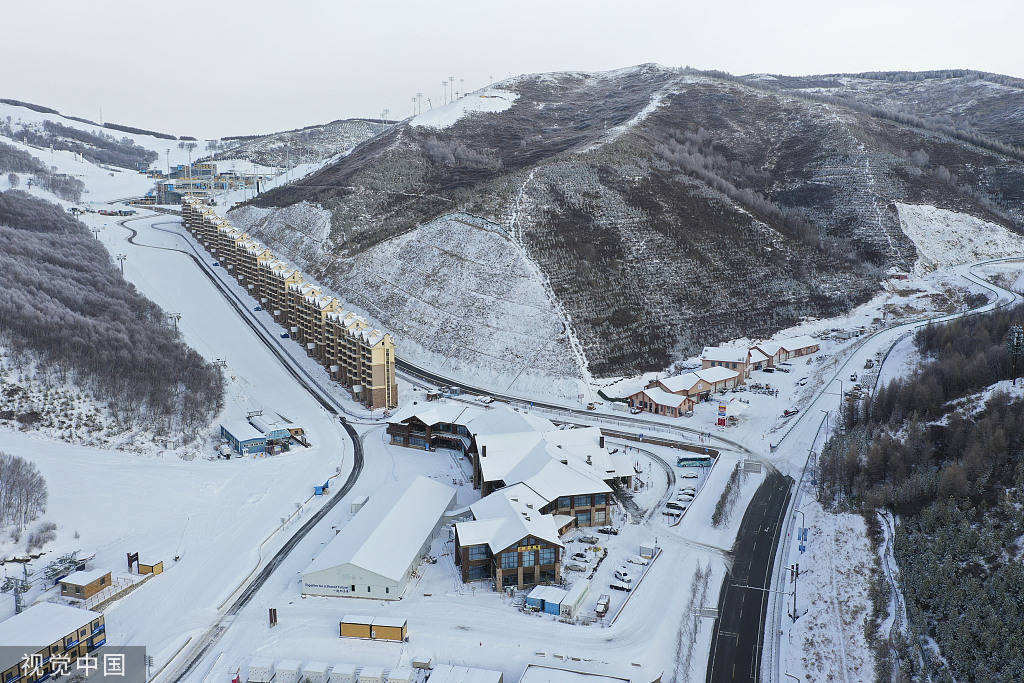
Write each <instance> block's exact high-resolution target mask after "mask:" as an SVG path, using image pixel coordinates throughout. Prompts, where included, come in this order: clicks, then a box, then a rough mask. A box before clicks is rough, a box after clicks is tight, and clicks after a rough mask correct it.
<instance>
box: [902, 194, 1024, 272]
mask: <svg viewBox="0 0 1024 683" xmlns="http://www.w3.org/2000/svg"><path fill="white" fill-rule="evenodd" d="M896 209H897V210H898V211H899V216H900V228H902V230H903V232H904V234H906V236H907V237H909V238H910V239H911V241H913V243H914V246H915V247H917V253H918V256H919V258H918V260H917V262H916V263H915V264H914V270H915V272H917V273H918V274H921V273H923V272H927V271H928V270H932V269H934V268H938V267H941V266H951V265H956V264H958V263H969V262H973V261H978V260H981V259H985V258H997V257H1000V256H1016V255H1020V256H1024V237H1022V236H1021V235H1019V234H1017V233H1014V232H1010V231H1009V230H1008V229H1006V228H1004V227H1003V226H1001V225H998V224H997V223H991V222H989V221H986V220H982V219H981V218H977V217H975V216H971V215H968V214H965V213H958V212H956V211H949V210H947V209H939V208H936V207H934V206H929V205H927V204H921V205H914V204H903V203H900V202H897V203H896Z"/></svg>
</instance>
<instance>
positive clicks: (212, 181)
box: [139, 161, 271, 204]
mask: <svg viewBox="0 0 1024 683" xmlns="http://www.w3.org/2000/svg"><path fill="white" fill-rule="evenodd" d="M142 172H143V173H145V174H146V175H147V176H148V177H150V178H155V179H156V181H157V183H156V187H155V188H154V189H152V190H150V191H149V192H147V193H146V196H145V197H144V198H143V199H142V200H140V201H139V203H140V204H179V203H181V200H182V199H183V198H184V197H186V196H194V197H197V198H199V199H201V200H202V201H203V202H204V203H208V202H209V199H210V197H211V194H212V193H213V192H216V191H222V192H227V191H230V190H242V189H248V188H253V187H256V186H257V185H258V184H259V183H261V182H263V181H266V180H268V179H269V178H270V177H271V176H269V175H267V174H266V173H240V172H238V171H235V170H227V171H224V170H222V171H218V170H217V164H216V162H213V161H197V162H195V163H192V164H178V165H176V166H172V167H171V169H170V172H169V173H164V172H162V171H159V170H156V169H147V170H145V171H142Z"/></svg>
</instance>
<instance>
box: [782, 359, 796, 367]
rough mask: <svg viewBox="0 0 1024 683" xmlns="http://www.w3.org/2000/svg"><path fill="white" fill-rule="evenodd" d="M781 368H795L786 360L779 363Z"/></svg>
mask: <svg viewBox="0 0 1024 683" xmlns="http://www.w3.org/2000/svg"><path fill="white" fill-rule="evenodd" d="M779 367H780V368H791V367H793V364H792V363H790V362H789V361H788V360H784V361H782V362H781V363H779Z"/></svg>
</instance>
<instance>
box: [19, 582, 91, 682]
mask: <svg viewBox="0 0 1024 683" xmlns="http://www.w3.org/2000/svg"><path fill="white" fill-rule="evenodd" d="M107 576H109V574H107ZM106 641H107V629H106V624H105V623H104V621H103V615H102V614H100V613H99V612H92V611H90V610H84V609H79V608H77V607H69V606H67V605H58V604H57V603H53V602H41V603H39V604H36V605H33V606H31V607H29V608H28V609H26V610H25V611H24V612H21V613H19V614H15V615H14V616H13V617H11V618H9V619H6V620H4V621H2V622H0V644H2V645H8V646H10V645H16V646H19V647H17V648H15V647H5V648H0V681H4V682H5V683H6V682H7V681H12V682H13V681H18V682H19V683H22V682H24V683H31V682H32V681H42V680H46V679H47V678H50V677H51V676H53V675H54V674H60V673H63V674H64V675H67V674H69V673H74V672H75V671H76V665H75V663H76V662H77V661H78V658H79V657H84V656H85V655H88V654H90V653H92V652H93V651H94V650H96V649H97V648H98V647H100V646H101V645H103V644H104V643H105V642H106ZM29 648H31V649H29Z"/></svg>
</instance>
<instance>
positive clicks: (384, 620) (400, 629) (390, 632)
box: [370, 617, 409, 643]
mask: <svg viewBox="0 0 1024 683" xmlns="http://www.w3.org/2000/svg"><path fill="white" fill-rule="evenodd" d="M372 627H373V628H372V630H371V632H370V635H371V637H372V638H373V639H374V640H393V641H395V642H396V643H401V642H404V641H405V639H406V638H408V637H409V623H408V622H407V621H406V620H405V619H404V618H402V617H376V618H374V620H373V624H372Z"/></svg>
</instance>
